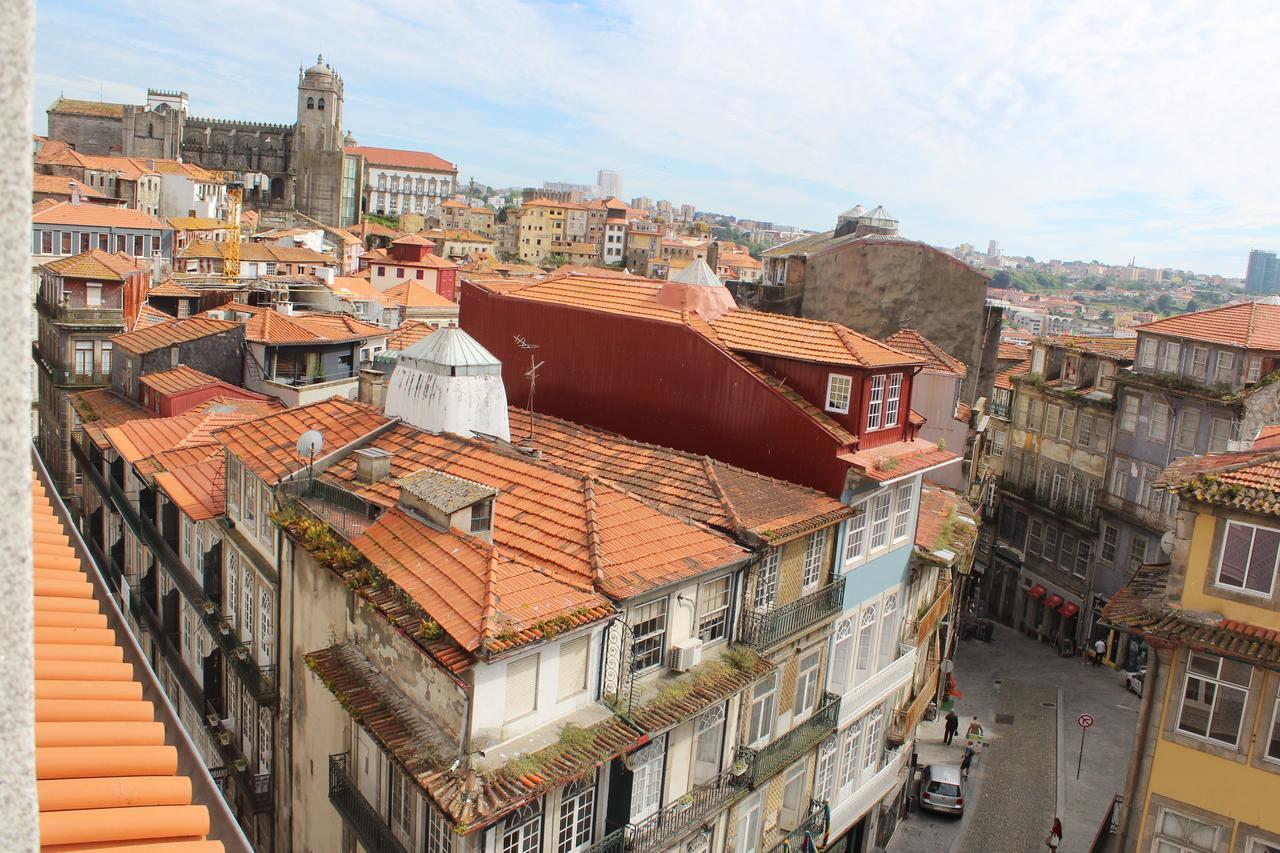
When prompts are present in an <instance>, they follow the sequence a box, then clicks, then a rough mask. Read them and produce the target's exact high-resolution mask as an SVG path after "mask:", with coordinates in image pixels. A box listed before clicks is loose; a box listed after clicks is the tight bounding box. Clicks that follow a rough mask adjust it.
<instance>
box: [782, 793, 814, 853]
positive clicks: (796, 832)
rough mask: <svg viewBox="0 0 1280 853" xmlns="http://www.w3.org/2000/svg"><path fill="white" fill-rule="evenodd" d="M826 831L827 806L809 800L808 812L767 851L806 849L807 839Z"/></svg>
mask: <svg viewBox="0 0 1280 853" xmlns="http://www.w3.org/2000/svg"><path fill="white" fill-rule="evenodd" d="M826 831H827V806H826V803H823V802H821V801H820V800H810V801H809V813H808V814H807V815H806V816H805V819H804V820H802V821H801V822H800V825H799V826H797V827H796V828H795V829H793V830H792V831H791V832H788V833H787V834H786V836H785V837H784V838H783V839H782V840H781V841H779V842H778V843H777V844H775V845H773V847H771V848H769V853H782V851H784V850H808V849H809V846H808V845H807V839H808V838H809V836H813V837H814V838H815V839H817V838H821V837H822V835H823V833H825V832H826Z"/></svg>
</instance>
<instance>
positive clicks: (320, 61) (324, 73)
mask: <svg viewBox="0 0 1280 853" xmlns="http://www.w3.org/2000/svg"><path fill="white" fill-rule="evenodd" d="M307 74H317V75H319V76H321V77H332V76H333V69H332V68H330V67H329V66H328V65H325V64H324V54H323V53H321V54H318V55H317V56H316V64H315V65H313V66H311V67H310V68H308V69H307Z"/></svg>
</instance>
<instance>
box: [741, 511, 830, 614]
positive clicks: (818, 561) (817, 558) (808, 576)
mask: <svg viewBox="0 0 1280 853" xmlns="http://www.w3.org/2000/svg"><path fill="white" fill-rule="evenodd" d="M826 555H827V529H826V528H825V527H824V528H822V529H821V530H817V531H814V532H813V533H810V534H809V539H808V541H807V542H806V543H805V546H804V574H803V576H802V578H801V586H802V588H803V590H804V591H805V592H809V591H812V590H813V589H814V588H816V587H817V586H818V583H819V582H820V581H821V580H822V564H823V562H824V558H825V557H826ZM726 606H727V605H726Z"/></svg>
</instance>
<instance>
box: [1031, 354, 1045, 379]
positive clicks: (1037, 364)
mask: <svg viewBox="0 0 1280 853" xmlns="http://www.w3.org/2000/svg"><path fill="white" fill-rule="evenodd" d="M1031 372H1032V373H1038V374H1040V375H1041V376H1044V348H1043V347H1035V348H1034V349H1032V350H1031Z"/></svg>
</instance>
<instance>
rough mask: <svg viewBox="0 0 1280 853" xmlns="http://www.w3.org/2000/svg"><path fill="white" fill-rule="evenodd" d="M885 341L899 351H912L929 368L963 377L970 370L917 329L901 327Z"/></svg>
mask: <svg viewBox="0 0 1280 853" xmlns="http://www.w3.org/2000/svg"><path fill="white" fill-rule="evenodd" d="M884 342H885V343H886V344H888V345H889V346H891V347H893V348H894V349H896V350H898V351H899V352H905V353H910V354H911V355H915V356H919V357H920V358H922V359H924V363H925V368H926V369H928V370H935V371H937V372H939V373H950V374H951V375H953V376H959V377H962V378H963V377H964V375H965V374H966V373H967V372H968V368H966V367H965V364H964V362H963V361H961V360H960V359H958V358H955V357H954V356H952V355H951V354H950V353H948V352H947V351H946V350H944V349H943V348H942V347H940V346H938V345H937V344H935V343H934V342H933V341H931V340H929V339H928V338H926V337H925V336H924V335H922V334H920V333H919V332H917V331H916V330H915V329H901V330H899V331H897V332H894V333H893V334H892V335H890V336H889V337H887V338H885V339H884Z"/></svg>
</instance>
